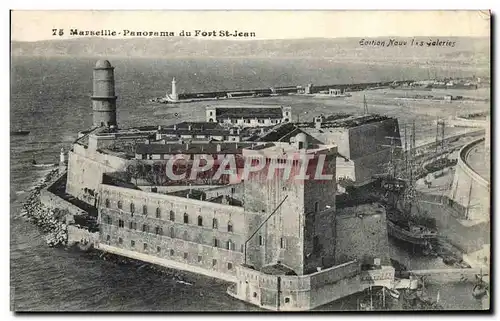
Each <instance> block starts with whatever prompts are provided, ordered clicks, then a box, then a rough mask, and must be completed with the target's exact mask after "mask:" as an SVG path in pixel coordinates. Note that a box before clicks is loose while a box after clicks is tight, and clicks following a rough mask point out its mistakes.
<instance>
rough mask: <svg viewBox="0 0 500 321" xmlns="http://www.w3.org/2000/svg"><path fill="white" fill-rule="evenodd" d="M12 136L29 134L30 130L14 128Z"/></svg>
mask: <svg viewBox="0 0 500 321" xmlns="http://www.w3.org/2000/svg"><path fill="white" fill-rule="evenodd" d="M10 134H11V135H12V136H27V135H29V134H30V131H29V130H13V131H11V132H10Z"/></svg>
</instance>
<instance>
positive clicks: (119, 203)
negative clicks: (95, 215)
mask: <svg viewBox="0 0 500 321" xmlns="http://www.w3.org/2000/svg"><path fill="white" fill-rule="evenodd" d="M116 206H117V207H118V209H119V210H121V209H122V208H123V203H122V201H118V203H117V204H116Z"/></svg>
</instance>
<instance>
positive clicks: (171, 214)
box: [170, 211, 175, 222]
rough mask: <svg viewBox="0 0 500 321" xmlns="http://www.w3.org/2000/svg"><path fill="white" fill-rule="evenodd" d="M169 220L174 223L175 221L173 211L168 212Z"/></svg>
mask: <svg viewBox="0 0 500 321" xmlns="http://www.w3.org/2000/svg"><path fill="white" fill-rule="evenodd" d="M170 220H171V221H172V222H174V221H175V213H174V211H170Z"/></svg>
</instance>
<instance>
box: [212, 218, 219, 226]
mask: <svg viewBox="0 0 500 321" xmlns="http://www.w3.org/2000/svg"><path fill="white" fill-rule="evenodd" d="M218 225H219V224H218V223H217V219H216V218H214V219H213V220H212V228H217V226H218Z"/></svg>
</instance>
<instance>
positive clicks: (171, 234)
mask: <svg viewBox="0 0 500 321" xmlns="http://www.w3.org/2000/svg"><path fill="white" fill-rule="evenodd" d="M170 237H171V238H175V229H174V227H173V226H172V227H170Z"/></svg>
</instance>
